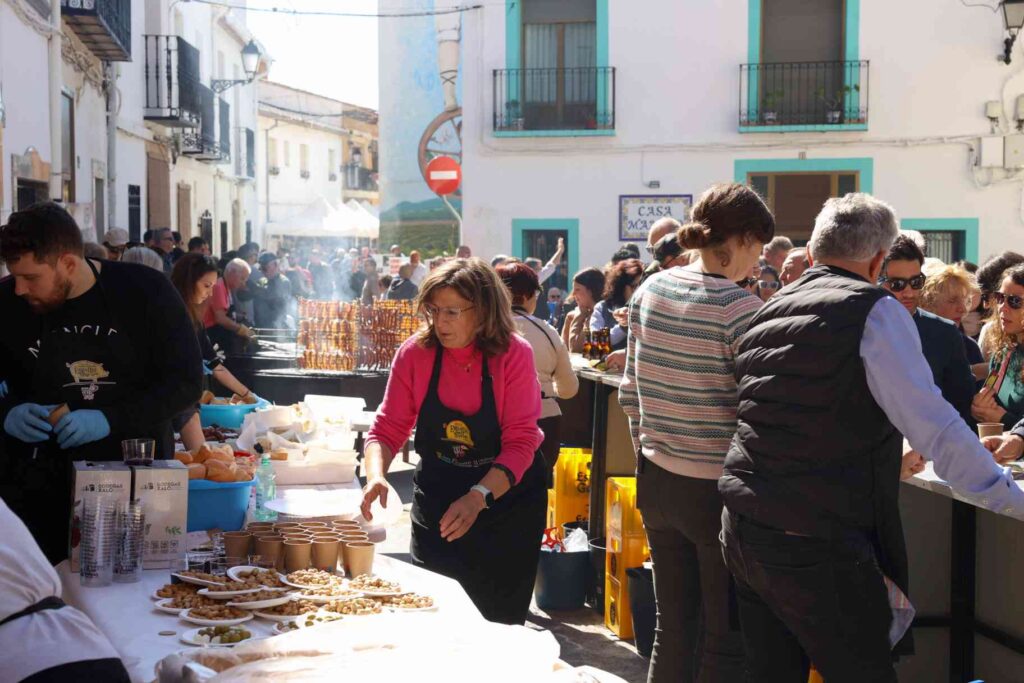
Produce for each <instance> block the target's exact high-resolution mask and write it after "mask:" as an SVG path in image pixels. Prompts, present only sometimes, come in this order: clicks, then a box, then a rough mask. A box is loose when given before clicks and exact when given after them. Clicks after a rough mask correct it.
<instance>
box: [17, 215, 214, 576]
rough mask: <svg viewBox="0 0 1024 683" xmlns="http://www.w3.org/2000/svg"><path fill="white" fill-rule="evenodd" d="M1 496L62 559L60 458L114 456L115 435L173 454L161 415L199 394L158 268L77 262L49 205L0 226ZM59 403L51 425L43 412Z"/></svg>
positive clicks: (66, 222) (188, 349) (63, 472)
mask: <svg viewBox="0 0 1024 683" xmlns="http://www.w3.org/2000/svg"><path fill="white" fill-rule="evenodd" d="M0 258H2V259H3V260H4V262H5V263H6V265H7V268H8V270H10V272H11V276H12V277H8V278H5V279H4V280H2V281H0V310H3V311H4V314H5V316H4V317H5V319H4V323H5V324H4V326H3V328H2V330H0V378H3V379H5V380H6V381H7V384H8V387H9V389H10V394H9V395H8V396H7V397H6V399H4V400H3V401H2V402H0V418H2V420H3V432H4V433H3V438H4V447H3V453H2V455H0V496H2V497H3V499H4V500H5V501H6V502H7V504H8V505H9V506H10V507H11V509H12V510H14V511H15V512H16V513H17V514H18V515H19V516H20V517H21V518H22V520H23V521H24V522H25V524H26V526H28V528H29V529H30V530H31V531H32V533H33V535H34V536H35V537H36V540H37V541H38V542H39V544H40V546H42V548H43V550H44V552H45V553H46V555H47V557H48V558H49V559H50V561H51V562H59V561H60V560H61V559H63V558H64V557H66V555H67V525H68V519H69V516H70V510H69V506H70V498H71V492H70V479H71V477H70V463H71V462H73V461H76V460H115V461H116V460H120V459H121V457H122V456H121V441H122V440H124V439H132V438H151V439H153V440H154V441H155V442H156V457H158V458H169V457H171V455H172V453H173V445H174V444H173V435H172V432H171V427H170V419H171V417H172V416H173V415H175V414H177V413H179V412H181V411H182V410H184V409H185V408H186V407H188V406H189V405H191V404H192V403H194V402H195V401H196V400H197V399H198V398H199V394H200V393H201V389H202V387H201V382H202V368H201V360H200V356H199V347H198V343H197V342H196V335H195V331H194V329H193V327H192V324H191V322H190V320H189V317H188V313H187V311H186V310H185V305H184V303H183V302H182V300H181V297H180V296H179V295H178V293H177V291H176V290H175V289H174V287H173V286H172V285H171V283H170V281H169V280H168V279H167V278H166V277H165V276H164V275H163V274H161V273H159V272H157V271H154V270H152V269H149V268H146V267H143V266H139V265H136V264H130V263H118V262H110V261H102V262H101V261H93V260H91V259H85V258H84V256H83V252H82V236H81V232H80V230H79V228H78V226H77V225H76V224H75V221H74V219H73V218H72V217H71V216H70V215H69V214H68V213H67V211H65V210H64V209H63V208H61V207H60V206H58V205H57V204H53V203H49V202H46V203H42V204H36V205H33V206H31V207H29V208H28V209H25V210H23V211H17V212H15V213H13V214H11V216H10V219H9V220H8V223H7V225H6V226H4V227H3V230H2V232H0ZM60 406H66V407H67V409H68V412H67V414H65V415H64V416H63V417H61V418H60V419H54V421H53V423H51V421H50V419H49V417H50V414H51V411H53V410H54V409H55V408H57V407H60Z"/></svg>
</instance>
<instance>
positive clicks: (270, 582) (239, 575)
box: [228, 565, 285, 588]
mask: <svg viewBox="0 0 1024 683" xmlns="http://www.w3.org/2000/svg"><path fill="white" fill-rule="evenodd" d="M228 577H230V578H231V580H232V581H235V582H237V583H242V584H246V585H248V586H250V587H255V588H259V587H261V586H262V587H266V588H282V587H284V585H285V584H284V581H283V579H284V577H283V576H281V574H279V573H278V572H276V571H274V570H272V569H261V568H259V567H252V566H249V565H240V566H238V567H232V568H231V569H229V570H228Z"/></svg>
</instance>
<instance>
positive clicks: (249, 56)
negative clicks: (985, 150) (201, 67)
mask: <svg viewBox="0 0 1024 683" xmlns="http://www.w3.org/2000/svg"><path fill="white" fill-rule="evenodd" d="M1021 1H1022V2H1024V0H1021ZM262 56H263V53H262V52H260V46H259V45H257V44H256V41H255V40H250V41H249V43H248V44H247V45H246V46H245V47H243V48H242V69H243V70H244V71H245V78H234V79H223V80H219V79H214V80H211V81H210V87H211V88H212V89H213V91H214V92H217V93H221V92H224V91H225V90H227V89H228V88H231V87H234V86H236V85H247V84H249V83H252V82H253V79H255V78H256V71H257V70H258V69H259V67H260V57H262Z"/></svg>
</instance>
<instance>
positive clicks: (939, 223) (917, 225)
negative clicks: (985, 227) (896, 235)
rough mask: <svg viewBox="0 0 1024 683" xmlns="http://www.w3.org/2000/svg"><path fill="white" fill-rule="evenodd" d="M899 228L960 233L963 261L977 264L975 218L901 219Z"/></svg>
mask: <svg viewBox="0 0 1024 683" xmlns="http://www.w3.org/2000/svg"><path fill="white" fill-rule="evenodd" d="M900 227H902V228H904V229H906V230H917V231H918V232H960V233H963V236H964V259H965V260H967V261H970V262H971V263H978V233H979V229H978V228H979V221H978V219H977V218H903V219H901V220H900Z"/></svg>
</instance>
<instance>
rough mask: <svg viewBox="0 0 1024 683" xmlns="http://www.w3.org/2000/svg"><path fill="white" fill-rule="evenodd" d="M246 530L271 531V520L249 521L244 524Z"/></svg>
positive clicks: (272, 524) (272, 525) (272, 527)
mask: <svg viewBox="0 0 1024 683" xmlns="http://www.w3.org/2000/svg"><path fill="white" fill-rule="evenodd" d="M245 530H246V531H250V532H251V531H273V530H274V523H273V522H249V523H248V524H246V525H245Z"/></svg>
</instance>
